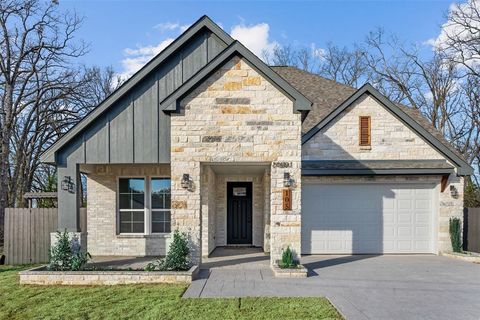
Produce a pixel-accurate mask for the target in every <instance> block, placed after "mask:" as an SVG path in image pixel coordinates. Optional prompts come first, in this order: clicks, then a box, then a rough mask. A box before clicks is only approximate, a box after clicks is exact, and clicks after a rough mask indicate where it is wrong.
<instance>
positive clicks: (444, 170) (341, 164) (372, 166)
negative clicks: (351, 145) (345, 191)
mask: <svg viewBox="0 0 480 320" xmlns="http://www.w3.org/2000/svg"><path fill="white" fill-rule="evenodd" d="M453 171H454V167H453V166H452V165H450V164H449V163H447V161H445V160H304V161H302V175H338V174H342V175H368V174H450V173H452V172H453Z"/></svg>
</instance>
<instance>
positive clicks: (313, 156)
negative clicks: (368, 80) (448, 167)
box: [302, 95, 444, 160]
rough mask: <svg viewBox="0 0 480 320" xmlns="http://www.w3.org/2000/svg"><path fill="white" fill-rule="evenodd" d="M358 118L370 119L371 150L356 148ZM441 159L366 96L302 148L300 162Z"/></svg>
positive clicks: (357, 143)
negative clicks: (368, 117) (365, 117)
mask: <svg viewBox="0 0 480 320" xmlns="http://www.w3.org/2000/svg"><path fill="white" fill-rule="evenodd" d="M360 116H370V117H371V147H361V146H359V141H358V139H359V117H360ZM443 158H444V157H443V156H442V155H441V154H440V153H438V152H437V151H436V150H434V149H433V148H432V147H431V146H430V145H428V144H427V143H426V142H425V141H424V140H423V139H422V138H421V137H420V136H418V135H417V134H416V133H415V132H413V131H412V130H411V129H410V128H408V127H407V126H406V125H405V124H403V123H402V122H401V121H400V120H398V119H397V118H396V117H395V116H393V115H392V114H391V113H390V112H389V111H388V110H386V109H385V108H384V107H383V106H381V105H380V104H379V103H378V102H377V101H376V100H375V99H374V98H372V97H371V96H369V95H363V96H362V97H361V98H360V99H359V100H358V101H357V102H355V103H354V104H353V105H352V106H350V107H348V108H347V109H346V110H345V111H343V112H342V113H341V114H339V115H338V116H337V118H336V119H334V120H333V121H332V122H331V123H330V124H328V125H327V126H326V127H325V128H323V129H322V130H321V131H320V132H318V133H317V134H316V135H315V136H314V137H312V138H311V139H310V140H308V141H307V143H305V144H304V145H303V147H302V160H354V159H355V160H375V159H381V160H390V159H412V160H413V159H416V160H422V159H443Z"/></svg>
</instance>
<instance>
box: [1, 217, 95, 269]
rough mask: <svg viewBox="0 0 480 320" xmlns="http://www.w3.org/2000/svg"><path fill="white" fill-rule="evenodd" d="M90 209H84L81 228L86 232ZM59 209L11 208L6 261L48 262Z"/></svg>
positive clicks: (6, 232) (17, 262) (20, 262)
mask: <svg viewBox="0 0 480 320" xmlns="http://www.w3.org/2000/svg"><path fill="white" fill-rule="evenodd" d="M86 221H87V210H86V208H81V209H80V227H81V230H82V231H84V232H86V227H87V223H86ZM57 226H58V224H57V208H45V209H44V208H7V209H6V211H5V243H4V252H5V263H6V264H12V265H13V264H30V263H46V262H48V249H49V248H50V233H51V232H55V231H57Z"/></svg>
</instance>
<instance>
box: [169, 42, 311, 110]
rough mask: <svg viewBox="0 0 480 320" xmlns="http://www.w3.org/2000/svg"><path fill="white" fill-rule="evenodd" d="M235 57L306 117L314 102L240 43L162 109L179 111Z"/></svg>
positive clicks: (206, 67)
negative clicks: (183, 101) (184, 100)
mask: <svg viewBox="0 0 480 320" xmlns="http://www.w3.org/2000/svg"><path fill="white" fill-rule="evenodd" d="M234 56H241V57H243V58H244V59H245V60H247V61H248V63H249V64H250V65H251V66H252V67H253V68H254V69H255V70H256V71H257V72H259V73H260V74H261V75H262V76H263V77H264V78H266V79H267V80H268V81H270V83H272V84H273V85H274V86H275V87H276V88H277V89H278V90H280V91H282V92H283V93H284V94H285V95H286V96H288V97H289V98H290V99H291V100H292V101H293V108H294V110H295V111H296V112H304V115H306V113H307V112H308V111H310V109H311V106H312V102H311V101H309V100H308V98H306V97H305V96H304V95H303V94H302V93H301V92H299V90H298V89H297V88H295V87H294V86H293V85H292V84H290V83H289V82H288V81H286V80H285V79H284V78H283V77H281V76H279V75H278V73H276V72H273V71H272V69H271V68H270V67H269V66H267V65H266V64H265V63H264V62H263V61H262V60H260V59H259V58H258V57H257V56H256V55H254V54H253V53H252V52H251V51H250V50H248V49H247V48H246V47H245V46H244V45H243V44H241V43H240V42H238V41H236V40H235V41H233V42H232V43H231V44H230V45H229V46H228V47H227V48H225V49H224V50H223V51H222V52H221V53H220V54H219V55H217V56H216V57H215V58H214V59H213V60H212V61H210V62H209V63H208V64H207V65H206V66H204V67H203V68H202V69H200V70H199V71H198V72H197V73H196V74H195V75H194V76H193V77H191V78H190V79H189V80H188V81H187V82H185V83H184V84H182V85H181V86H180V87H179V88H177V90H175V91H174V92H173V93H172V94H170V95H169V96H168V97H166V98H165V99H164V100H163V101H162V102H161V103H160V107H161V108H162V109H163V110H164V111H174V112H175V111H178V104H179V102H180V100H181V99H182V98H183V97H185V95H187V94H188V93H189V92H191V91H192V90H193V89H194V88H196V87H197V86H199V85H200V84H201V83H202V82H203V80H204V79H206V78H208V77H209V76H210V75H211V74H212V73H213V72H215V71H216V70H217V69H218V68H219V67H220V66H222V65H223V64H224V63H225V61H228V60H230V59H231V58H232V57H234Z"/></svg>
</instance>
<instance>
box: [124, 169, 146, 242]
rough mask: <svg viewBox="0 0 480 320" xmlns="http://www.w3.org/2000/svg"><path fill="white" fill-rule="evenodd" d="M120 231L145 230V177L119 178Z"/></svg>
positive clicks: (140, 231)
mask: <svg viewBox="0 0 480 320" xmlns="http://www.w3.org/2000/svg"><path fill="white" fill-rule="evenodd" d="M119 210H120V233H144V231H145V179H143V178H121V179H120V180H119Z"/></svg>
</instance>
